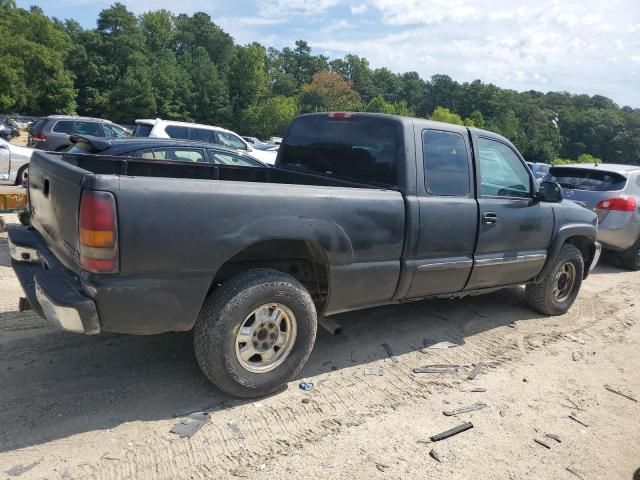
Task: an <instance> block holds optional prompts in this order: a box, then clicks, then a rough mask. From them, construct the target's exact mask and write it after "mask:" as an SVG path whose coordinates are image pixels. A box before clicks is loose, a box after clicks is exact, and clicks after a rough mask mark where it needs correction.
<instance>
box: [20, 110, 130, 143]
mask: <svg viewBox="0 0 640 480" xmlns="http://www.w3.org/2000/svg"><path fill="white" fill-rule="evenodd" d="M74 134H75V135H91V136H93V137H104V138H121V137H128V136H130V133H129V131H128V130H127V129H126V128H124V127H121V126H120V125H117V124H115V123H113V122H111V121H109V120H103V119H101V118H91V117H76V116H68V115H49V116H48V117H43V118H41V119H40V120H38V121H37V122H36V123H34V124H33V125H32V126H31V128H30V129H29V140H28V142H27V146H28V147H33V148H37V149H38V150H49V151H61V150H64V149H65V148H67V147H68V146H69V145H71V140H70V139H69V136H70V135H74Z"/></svg>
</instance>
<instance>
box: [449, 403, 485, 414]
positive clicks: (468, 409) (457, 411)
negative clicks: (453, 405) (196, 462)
mask: <svg viewBox="0 0 640 480" xmlns="http://www.w3.org/2000/svg"><path fill="white" fill-rule="evenodd" d="M487 406H488V405H487V404H486V403H474V404H473V405H469V406H468V407H461V408H457V409H455V410H445V411H443V412H442V413H443V414H444V415H446V416H447V417H452V416H454V415H460V414H461V413H469V412H475V411H476V410H482V409H483V408H487Z"/></svg>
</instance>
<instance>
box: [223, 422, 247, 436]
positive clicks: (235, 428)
mask: <svg viewBox="0 0 640 480" xmlns="http://www.w3.org/2000/svg"><path fill="white" fill-rule="evenodd" d="M227 425H228V426H229V429H230V430H231V431H232V432H233V433H235V434H236V436H237V437H238V438H244V433H242V430H240V425H238V422H236V421H235V420H231V421H229V422H227Z"/></svg>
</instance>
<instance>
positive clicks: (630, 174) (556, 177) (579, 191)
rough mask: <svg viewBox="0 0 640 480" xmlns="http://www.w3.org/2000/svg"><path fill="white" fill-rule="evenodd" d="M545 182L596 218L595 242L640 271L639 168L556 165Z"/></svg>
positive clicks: (627, 265)
mask: <svg viewBox="0 0 640 480" xmlns="http://www.w3.org/2000/svg"><path fill="white" fill-rule="evenodd" d="M545 180H548V181H552V182H558V183H559V184H560V186H561V187H562V192H563V194H564V198H565V199H566V200H572V201H574V202H576V203H578V204H580V205H582V206H583V207H585V208H588V209H590V210H593V211H594V212H596V213H597V214H598V222H599V226H598V240H599V241H600V243H602V247H603V248H604V249H607V250H610V251H612V252H615V253H616V255H617V256H618V257H619V258H620V260H621V263H622V265H623V266H624V267H625V268H628V269H629V270H640V209H639V207H640V166H638V165H617V164H613V163H601V164H598V165H591V164H588V165H585V164H573V165H559V166H556V167H552V168H551V170H550V171H549V174H548V175H547V177H546V178H545Z"/></svg>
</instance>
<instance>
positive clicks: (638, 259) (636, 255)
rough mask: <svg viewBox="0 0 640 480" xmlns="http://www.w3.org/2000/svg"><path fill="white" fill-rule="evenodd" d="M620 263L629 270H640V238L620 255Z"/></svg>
mask: <svg viewBox="0 0 640 480" xmlns="http://www.w3.org/2000/svg"><path fill="white" fill-rule="evenodd" d="M618 257H619V258H620V263H621V264H622V266H623V267H624V268H626V269H627V270H632V271H637V270H640V238H639V239H638V240H636V243H634V244H633V245H632V246H631V247H629V248H628V249H627V250H625V251H624V252H622V253H620V254H619V255H618Z"/></svg>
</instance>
